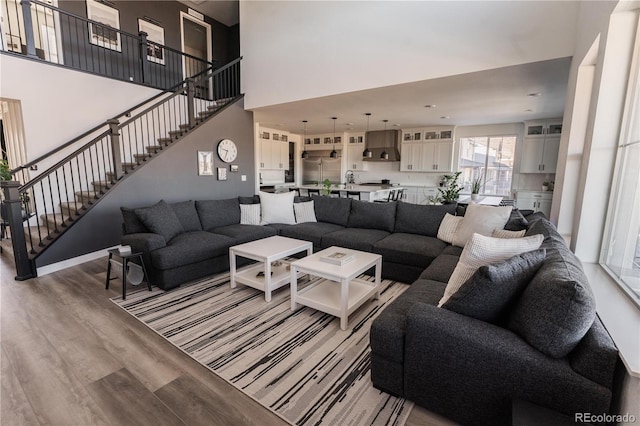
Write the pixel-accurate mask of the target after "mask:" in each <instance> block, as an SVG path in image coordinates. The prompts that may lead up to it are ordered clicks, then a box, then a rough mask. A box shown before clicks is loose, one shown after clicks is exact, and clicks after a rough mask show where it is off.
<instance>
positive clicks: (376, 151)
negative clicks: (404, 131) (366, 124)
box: [362, 130, 401, 161]
mask: <svg viewBox="0 0 640 426" xmlns="http://www.w3.org/2000/svg"><path fill="white" fill-rule="evenodd" d="M400 132H401V131H400V130H375V131H370V132H367V133H366V134H365V139H364V146H365V148H367V149H369V151H371V157H363V158H362V160H363V161H400ZM383 151H386V152H387V154H389V159H383V158H380V154H382V152H383Z"/></svg>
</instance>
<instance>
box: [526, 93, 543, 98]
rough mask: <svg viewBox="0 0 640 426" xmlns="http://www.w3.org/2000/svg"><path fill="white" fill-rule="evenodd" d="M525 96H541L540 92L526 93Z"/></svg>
mask: <svg viewBox="0 0 640 426" xmlns="http://www.w3.org/2000/svg"><path fill="white" fill-rule="evenodd" d="M527 96H529V97H530V98H535V97H537V96H542V93H540V92H533V93H527Z"/></svg>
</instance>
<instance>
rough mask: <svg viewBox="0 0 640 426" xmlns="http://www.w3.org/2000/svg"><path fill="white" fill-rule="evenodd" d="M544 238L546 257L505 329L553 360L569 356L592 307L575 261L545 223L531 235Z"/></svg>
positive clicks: (592, 312) (587, 325) (592, 313)
mask: <svg viewBox="0 0 640 426" xmlns="http://www.w3.org/2000/svg"><path fill="white" fill-rule="evenodd" d="M536 230H539V231H542V232H541V233H543V235H545V234H546V236H545V239H544V241H543V243H542V247H544V248H546V249H547V257H546V259H545V261H544V263H543V264H542V265H541V266H540V269H539V270H538V272H537V273H536V275H535V276H534V277H533V279H532V280H531V283H529V285H528V286H527V288H526V289H525V291H524V293H523V294H522V296H521V297H520V299H519V300H518V302H517V303H516V304H515V306H514V308H513V310H512V312H511V315H510V318H509V323H508V327H509V328H510V329H511V330H513V331H515V332H516V333H518V334H519V335H520V336H522V338H523V339H524V340H526V341H527V342H528V343H529V344H530V345H531V346H533V347H535V348H536V349H538V350H539V351H540V352H542V353H544V354H546V355H549V356H551V357H554V358H563V357H565V356H566V355H567V354H568V353H569V352H571V351H572V350H573V349H574V348H575V347H576V346H577V345H578V343H579V342H580V340H582V338H583V337H584V335H585V334H586V333H587V331H588V330H589V328H590V327H591V325H592V324H593V321H594V319H595V317H596V304H595V300H594V297H593V293H592V292H591V287H590V286H589V282H588V280H587V277H586V276H585V275H584V272H583V270H582V265H581V264H580V261H579V260H578V258H577V257H576V256H575V255H574V254H573V253H571V251H569V249H568V248H567V247H566V245H565V244H564V242H562V241H560V240H561V238H562V237H561V236H560V235H559V234H558V233H557V232H556V231H555V228H554V227H553V225H552V224H551V223H549V222H548V221H547V220H546V219H540V220H538V221H536V222H534V223H533V225H532V227H530V228H529V230H528V231H527V234H529V233H530V232H532V231H536Z"/></svg>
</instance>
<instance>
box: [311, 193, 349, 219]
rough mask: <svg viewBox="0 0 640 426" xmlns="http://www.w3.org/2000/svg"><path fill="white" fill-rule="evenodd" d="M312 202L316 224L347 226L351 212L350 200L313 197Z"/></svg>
mask: <svg viewBox="0 0 640 426" xmlns="http://www.w3.org/2000/svg"><path fill="white" fill-rule="evenodd" d="M312 200H313V208H314V210H315V212H316V219H317V220H318V222H327V223H333V224H334V225H340V226H347V224H348V223H349V212H350V211H351V198H333V197H322V196H313V197H312Z"/></svg>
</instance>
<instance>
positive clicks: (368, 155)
mask: <svg viewBox="0 0 640 426" xmlns="http://www.w3.org/2000/svg"><path fill="white" fill-rule="evenodd" d="M364 115H366V116H367V133H369V118H371V113H370V112H365V113H364ZM367 133H365V134H364V137H365V138H366V137H367ZM366 142H367V141H366V140H365V143H366ZM362 157H363V158H371V151H369V148H367V147H365V149H364V151H362Z"/></svg>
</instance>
